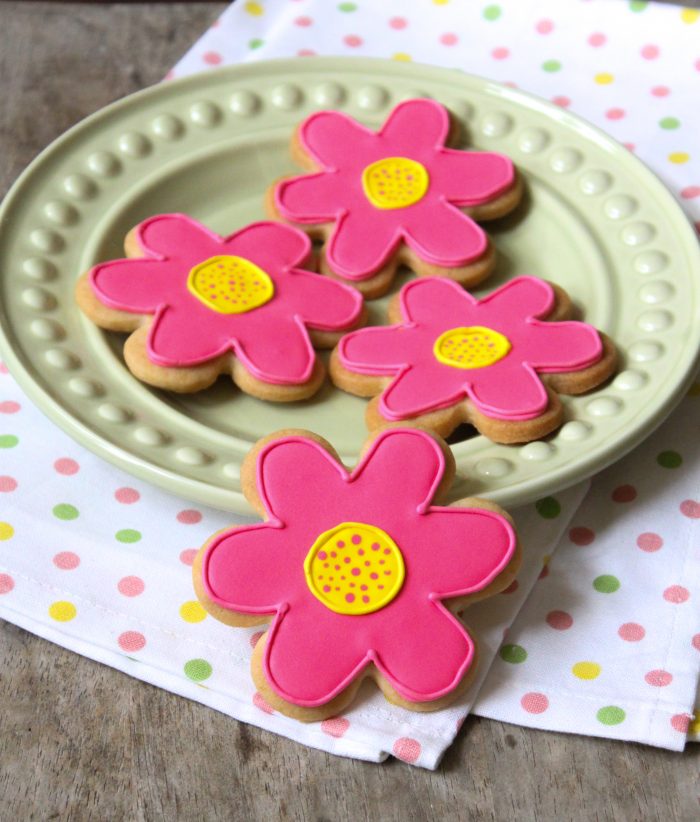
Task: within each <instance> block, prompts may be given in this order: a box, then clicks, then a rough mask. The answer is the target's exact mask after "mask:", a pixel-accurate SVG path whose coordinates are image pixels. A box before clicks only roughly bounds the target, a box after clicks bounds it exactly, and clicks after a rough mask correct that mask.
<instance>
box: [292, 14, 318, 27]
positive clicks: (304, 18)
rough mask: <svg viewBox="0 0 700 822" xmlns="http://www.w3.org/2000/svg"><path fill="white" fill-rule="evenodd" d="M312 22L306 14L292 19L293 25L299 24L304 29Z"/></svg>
mask: <svg viewBox="0 0 700 822" xmlns="http://www.w3.org/2000/svg"><path fill="white" fill-rule="evenodd" d="M313 22H314V21H313V20H312V19H311V18H310V17H307V16H306V15H303V16H302V17H297V19H296V20H295V21H294V25H295V26H301V27H302V28H304V29H305V28H308V27H309V26H310V25H312V24H313Z"/></svg>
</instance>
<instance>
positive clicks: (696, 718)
mask: <svg viewBox="0 0 700 822" xmlns="http://www.w3.org/2000/svg"><path fill="white" fill-rule="evenodd" d="M688 732H689V733H691V734H700V711H695V713H694V714H693V719H692V721H691V723H690V725H688Z"/></svg>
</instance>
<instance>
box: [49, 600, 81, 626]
mask: <svg viewBox="0 0 700 822" xmlns="http://www.w3.org/2000/svg"><path fill="white" fill-rule="evenodd" d="M77 613H78V609H77V608H76V607H75V605H73V603H72V602H54V603H52V604H51V605H49V616H50V617H51V619H55V620H56V622H70V621H71V619H74V618H75V615H76V614H77Z"/></svg>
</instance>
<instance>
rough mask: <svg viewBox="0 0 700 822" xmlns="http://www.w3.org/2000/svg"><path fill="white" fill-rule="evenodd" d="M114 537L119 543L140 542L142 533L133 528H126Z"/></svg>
mask: <svg viewBox="0 0 700 822" xmlns="http://www.w3.org/2000/svg"><path fill="white" fill-rule="evenodd" d="M114 536H115V537H116V538H117V539H118V540H119V542H138V541H139V540H140V539H141V532H140V531H134V529H133V528H124V529H122V530H121V531H117V533H116V534H115V535H114Z"/></svg>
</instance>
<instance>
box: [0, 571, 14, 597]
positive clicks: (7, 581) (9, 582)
mask: <svg viewBox="0 0 700 822" xmlns="http://www.w3.org/2000/svg"><path fill="white" fill-rule="evenodd" d="M14 587H15V581H14V579H12V577H11V576H10V575H9V574H0V594H9V593H10V591H11V590H12V589H13V588H14Z"/></svg>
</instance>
